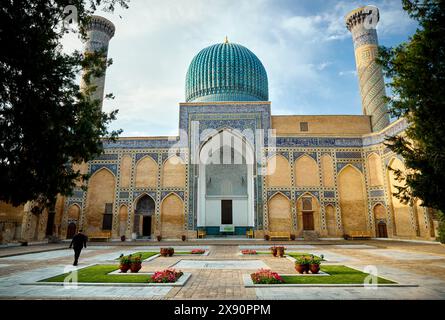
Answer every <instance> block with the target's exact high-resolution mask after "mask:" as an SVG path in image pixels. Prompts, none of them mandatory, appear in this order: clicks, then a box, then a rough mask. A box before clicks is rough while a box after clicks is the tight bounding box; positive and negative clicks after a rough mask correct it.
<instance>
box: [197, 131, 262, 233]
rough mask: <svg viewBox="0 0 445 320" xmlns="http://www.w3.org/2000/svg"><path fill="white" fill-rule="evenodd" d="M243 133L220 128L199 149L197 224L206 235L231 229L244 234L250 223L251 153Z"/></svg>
mask: <svg viewBox="0 0 445 320" xmlns="http://www.w3.org/2000/svg"><path fill="white" fill-rule="evenodd" d="M253 150H254V149H253V147H252V146H251V144H250V143H249V142H248V141H247V139H246V138H245V136H243V134H242V133H241V132H238V131H237V130H231V129H224V130H221V131H219V132H215V135H213V136H209V138H208V139H207V140H206V142H205V143H204V144H203V146H202V148H201V149H200V151H199V154H198V157H199V170H198V171H199V173H198V217H197V225H198V227H205V228H206V232H207V234H209V235H219V234H223V233H224V232H225V231H224V230H232V231H230V232H233V233H235V234H238V235H241V234H242V235H244V234H245V230H246V228H251V227H253V226H254V223H255V222H254V221H255V219H254V214H255V212H254V192H253V190H254V189H253V177H254V164H255V160H254V152H253Z"/></svg>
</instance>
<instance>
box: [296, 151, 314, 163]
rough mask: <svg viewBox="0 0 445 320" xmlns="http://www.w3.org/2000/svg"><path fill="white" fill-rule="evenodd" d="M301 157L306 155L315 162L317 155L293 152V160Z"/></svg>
mask: <svg viewBox="0 0 445 320" xmlns="http://www.w3.org/2000/svg"><path fill="white" fill-rule="evenodd" d="M302 155H307V156H309V157H311V158H312V159H314V160H315V161H317V153H316V152H294V160H297V159H298V158H299V157H301V156H302Z"/></svg>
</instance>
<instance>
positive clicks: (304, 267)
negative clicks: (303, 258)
mask: <svg viewBox="0 0 445 320" xmlns="http://www.w3.org/2000/svg"><path fill="white" fill-rule="evenodd" d="M295 270H296V271H297V272H298V273H300V274H303V273H308V272H309V265H308V264H295Z"/></svg>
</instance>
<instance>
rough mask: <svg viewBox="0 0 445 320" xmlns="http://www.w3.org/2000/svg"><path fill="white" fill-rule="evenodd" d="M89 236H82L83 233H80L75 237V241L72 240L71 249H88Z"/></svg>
mask: <svg viewBox="0 0 445 320" xmlns="http://www.w3.org/2000/svg"><path fill="white" fill-rule="evenodd" d="M87 239H88V238H87V236H86V235H84V234H82V233H78V234H76V235H75V236H74V237H73V240H71V244H70V248H71V247H74V249H82V247H84V248H86V247H87Z"/></svg>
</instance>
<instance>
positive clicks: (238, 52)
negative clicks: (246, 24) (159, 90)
mask: <svg viewBox="0 0 445 320" xmlns="http://www.w3.org/2000/svg"><path fill="white" fill-rule="evenodd" d="M185 92H186V101H187V102H190V101H195V102H200V101H267V100H268V99H269V94H268V83H267V73H266V70H265V69H264V66H263V64H262V63H261V61H260V60H259V59H258V58H257V56H256V55H255V54H254V53H253V52H252V51H250V50H249V49H247V48H246V47H244V46H242V45H239V44H235V43H228V42H227V43H219V44H215V45H212V46H210V47H207V48H204V49H203V50H201V51H200V52H199V53H198V54H197V55H196V56H195V57H194V58H193V60H192V62H191V63H190V66H189V68H188V71H187V75H186V81H185Z"/></svg>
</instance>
